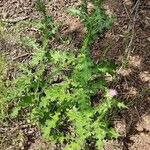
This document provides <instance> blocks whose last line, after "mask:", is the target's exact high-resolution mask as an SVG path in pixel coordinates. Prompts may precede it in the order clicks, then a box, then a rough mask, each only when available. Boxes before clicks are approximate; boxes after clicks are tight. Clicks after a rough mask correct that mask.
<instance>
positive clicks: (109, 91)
mask: <svg viewBox="0 0 150 150" xmlns="http://www.w3.org/2000/svg"><path fill="white" fill-rule="evenodd" d="M108 93H109V95H110V96H111V97H114V96H116V95H118V92H117V90H115V89H109V90H108Z"/></svg>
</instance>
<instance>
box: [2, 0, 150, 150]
mask: <svg viewBox="0 0 150 150" xmlns="http://www.w3.org/2000/svg"><path fill="white" fill-rule="evenodd" d="M46 4H47V10H48V14H51V15H53V16H54V18H55V19H56V20H57V21H60V22H63V24H64V28H63V29H62V32H64V33H65V34H67V35H72V34H73V35H74V39H73V41H75V42H74V43H72V48H74V49H76V48H77V47H79V46H80V44H81V41H82V38H83V34H84V31H83V28H82V24H80V22H79V21H78V20H77V19H76V18H74V17H72V16H70V15H69V14H67V13H66V11H65V10H66V8H67V7H69V6H79V5H80V1H79V0H71V1H70V0H51V1H49V0H46ZM104 5H105V8H106V10H107V12H108V14H113V15H115V16H116V19H117V21H116V23H115V25H114V27H113V28H112V29H111V30H110V31H108V32H107V33H105V35H102V36H100V38H99V39H97V40H96V41H95V42H94V43H93V45H92V54H93V56H94V58H95V59H96V60H99V59H100V58H101V56H102V50H103V49H105V48H108V51H107V53H106V56H107V57H108V58H109V59H111V60H113V61H114V62H116V63H117V64H122V67H120V68H119V69H118V71H117V75H116V80H115V82H114V83H113V84H111V85H110V87H111V88H112V87H114V88H116V89H117V90H118V92H119V95H118V98H119V99H121V100H123V101H124V102H125V104H127V105H128V107H129V108H128V109H126V110H123V111H121V112H118V115H117V116H116V117H115V119H114V120H112V122H113V124H114V125H115V127H116V129H117V130H118V131H119V132H120V134H121V137H120V139H119V140H116V141H106V144H105V147H104V150H150V90H149V88H150V13H149V10H150V1H148V0H105V1H104ZM39 17H40V15H39V14H38V13H37V11H36V10H35V0H26V1H25V0H0V18H1V19H2V20H3V21H6V22H9V23H11V25H13V24H16V23H18V22H19V21H21V20H24V19H34V18H39ZM11 25H9V26H8V28H7V30H6V32H8V31H9V32H10V30H9V28H11ZM6 39H7V40H2V39H1V40H0V50H5V51H8V53H9V55H10V56H11V57H13V58H16V59H17V58H20V56H21V58H22V55H23V56H24V54H26V53H27V52H28V50H26V49H23V48H22V47H21V46H20V45H19V44H17V39H15V38H14V35H13V34H12V33H11V32H10V33H9V36H7V38H6ZM28 53H29V52H28ZM25 57H26V55H25ZM12 124H13V125H12V127H10V128H9V129H8V128H7V131H4V132H6V133H7V134H6V136H7V140H8V141H7V143H8V145H7V146H6V147H4V148H2V149H11V150H13V149H14V150H15V149H16V150H19V149H29V150H36V149H37V148H38V146H41V147H43V149H48V150H51V149H53V148H52V147H51V146H48V145H47V144H46V143H45V142H41V140H40V138H36V139H35V137H39V136H40V135H39V133H38V132H37V133H36V135H35V131H37V130H36V129H35V128H34V127H33V128H29V126H30V125H26V123H22V122H21V123H17V124H15V123H12ZM31 129H32V130H34V131H30V130H31ZM15 136H16V139H17V137H19V141H15ZM12 139H14V140H12ZM4 140H5V139H4ZM32 141H33V142H32ZM13 142H14V143H18V145H17V146H14V145H13V144H12V143H13ZM26 146H30V148H29V147H28V148H27V147H26Z"/></svg>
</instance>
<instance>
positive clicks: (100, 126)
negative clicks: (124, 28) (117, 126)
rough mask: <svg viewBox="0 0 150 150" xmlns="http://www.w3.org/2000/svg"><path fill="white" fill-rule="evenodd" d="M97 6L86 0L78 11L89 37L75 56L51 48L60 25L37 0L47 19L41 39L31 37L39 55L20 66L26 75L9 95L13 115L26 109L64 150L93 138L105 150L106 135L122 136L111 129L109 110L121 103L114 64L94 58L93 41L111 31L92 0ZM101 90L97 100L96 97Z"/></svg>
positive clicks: (76, 149) (40, 26) (40, 27)
mask: <svg viewBox="0 0 150 150" xmlns="http://www.w3.org/2000/svg"><path fill="white" fill-rule="evenodd" d="M93 4H94V10H93V12H92V13H91V14H89V13H88V12H87V2H86V1H83V4H82V6H81V8H80V9H79V10H76V9H70V11H71V12H72V13H75V14H77V15H78V16H79V17H80V19H81V21H82V22H83V23H84V24H85V27H86V32H87V33H86V36H85V39H84V41H83V44H82V47H81V49H80V51H79V53H78V55H77V56H76V55H75V54H74V53H73V52H72V51H71V50H66V51H62V50H59V49H53V48H49V47H48V43H49V41H50V40H51V39H52V38H54V37H55V36H56V35H55V33H57V28H56V26H55V23H54V22H53V19H52V17H48V16H47V15H46V8H45V7H44V5H43V2H42V1H41V0H38V5H37V6H38V9H39V11H40V12H42V14H43V16H44V19H43V20H42V21H40V22H39V23H38V24H37V25H36V27H37V28H38V30H39V31H40V32H41V35H42V39H43V43H42V45H39V44H37V43H36V42H35V41H34V40H32V39H30V38H28V41H27V42H28V46H31V47H32V48H33V49H34V50H35V55H34V56H33V58H32V60H31V61H30V62H29V65H27V66H21V67H20V68H21V69H20V73H21V74H22V75H21V76H20V77H19V78H17V79H16V88H15V90H14V91H15V92H14V91H13V93H11V94H10V95H11V96H10V97H11V99H13V100H14V101H15V102H16V103H17V106H16V107H15V108H14V110H13V113H12V116H13V117H15V116H17V115H18V114H19V112H20V111H21V110H22V109H26V110H27V114H26V115H27V120H30V121H31V122H32V123H36V124H38V126H39V127H40V128H41V131H42V133H43V136H44V137H45V138H46V139H47V140H50V141H51V142H53V143H60V144H65V150H80V149H86V146H89V145H90V144H89V145H88V144H87V143H88V142H87V141H90V142H92V141H94V143H95V146H96V147H97V149H101V148H102V146H103V141H104V139H105V138H106V137H109V138H116V137H117V136H118V134H117V133H116V132H115V130H114V129H113V128H110V127H109V121H108V114H109V111H110V110H111V109H112V108H115V107H118V106H119V107H123V105H121V103H120V102H118V101H117V100H116V99H115V98H114V96H115V95H113V96H112V95H110V94H109V91H108V89H107V84H106V82H105V74H107V73H109V74H113V73H114V71H115V70H114V69H115V68H114V67H113V65H112V64H111V63H109V62H108V61H106V60H102V61H101V62H100V63H99V64H96V63H95V62H94V60H93V59H92V58H91V55H90V50H89V46H90V44H91V42H92V41H93V40H94V39H95V38H96V37H97V36H98V34H100V33H102V32H103V31H104V30H105V29H108V28H109V27H110V25H111V23H112V21H111V19H110V18H109V17H108V16H107V15H106V13H105V11H104V9H102V5H101V3H100V1H99V0H93ZM100 91H101V92H102V95H101V97H99V98H98V102H95V103H94V99H93V97H94V96H96V95H97V94H98V93H99V92H100Z"/></svg>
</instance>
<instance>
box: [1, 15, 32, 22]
mask: <svg viewBox="0 0 150 150" xmlns="http://www.w3.org/2000/svg"><path fill="white" fill-rule="evenodd" d="M28 18H29V16H25V17H18V18H15V19H2V21H3V22H8V23H16V22H19V21H22V20H26V19H28Z"/></svg>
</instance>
